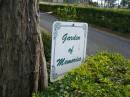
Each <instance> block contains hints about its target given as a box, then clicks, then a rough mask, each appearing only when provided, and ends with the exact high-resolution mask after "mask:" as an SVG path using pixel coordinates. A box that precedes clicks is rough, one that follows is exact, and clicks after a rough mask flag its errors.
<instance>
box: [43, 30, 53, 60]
mask: <svg viewBox="0 0 130 97" xmlns="http://www.w3.org/2000/svg"><path fill="white" fill-rule="evenodd" d="M42 41H43V44H44V51H45V57H46V60H47V62H50V59H51V34H50V33H47V32H42Z"/></svg>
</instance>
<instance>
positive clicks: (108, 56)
mask: <svg viewBox="0 0 130 97" xmlns="http://www.w3.org/2000/svg"><path fill="white" fill-rule="evenodd" d="M39 97H130V60H127V59H125V58H124V57H123V56H121V55H120V54H116V53H108V52H100V53H97V54H96V55H95V56H91V57H88V58H87V60H86V61H85V63H83V64H82V65H81V66H80V67H79V68H76V69H74V70H72V71H71V72H69V73H68V74H67V75H65V77H64V78H63V79H62V80H59V81H57V82H54V83H50V84H49V89H48V90H47V91H45V92H43V93H40V94H39Z"/></svg>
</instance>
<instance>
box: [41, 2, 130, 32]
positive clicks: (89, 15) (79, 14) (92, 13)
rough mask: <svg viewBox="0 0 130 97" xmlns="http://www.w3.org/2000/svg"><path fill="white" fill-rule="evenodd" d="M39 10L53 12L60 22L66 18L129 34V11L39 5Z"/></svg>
mask: <svg viewBox="0 0 130 97" xmlns="http://www.w3.org/2000/svg"><path fill="white" fill-rule="evenodd" d="M68 9H72V11H71V12H70V11H68ZM40 10H42V11H53V12H54V14H55V15H57V16H59V17H60V18H62V20H67V19H66V18H67V17H68V20H77V21H83V22H87V23H90V24H94V25H97V26H101V27H106V28H109V29H111V30H114V31H119V32H124V33H130V10H126V9H105V8H83V7H74V6H66V5H46V4H40ZM67 15H68V16H67Z"/></svg>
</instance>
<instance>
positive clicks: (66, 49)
mask: <svg viewBox="0 0 130 97" xmlns="http://www.w3.org/2000/svg"><path fill="white" fill-rule="evenodd" d="M87 33H88V25H87V24H86V23H78V22H61V21H56V22H54V24H53V29H52V52H51V73H50V80H51V82H53V81H56V80H57V79H59V78H60V77H61V76H63V75H64V74H65V73H67V72H68V71H70V70H71V69H74V68H76V67H77V66H79V65H80V64H81V63H82V62H83V61H84V59H85V57H86V46H87Z"/></svg>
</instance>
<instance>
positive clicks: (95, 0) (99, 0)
mask: <svg viewBox="0 0 130 97" xmlns="http://www.w3.org/2000/svg"><path fill="white" fill-rule="evenodd" d="M93 1H94V2H97V1H98V2H99V3H100V2H101V1H104V0H93ZM119 2H121V0H119ZM117 3H118V0H117Z"/></svg>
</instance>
